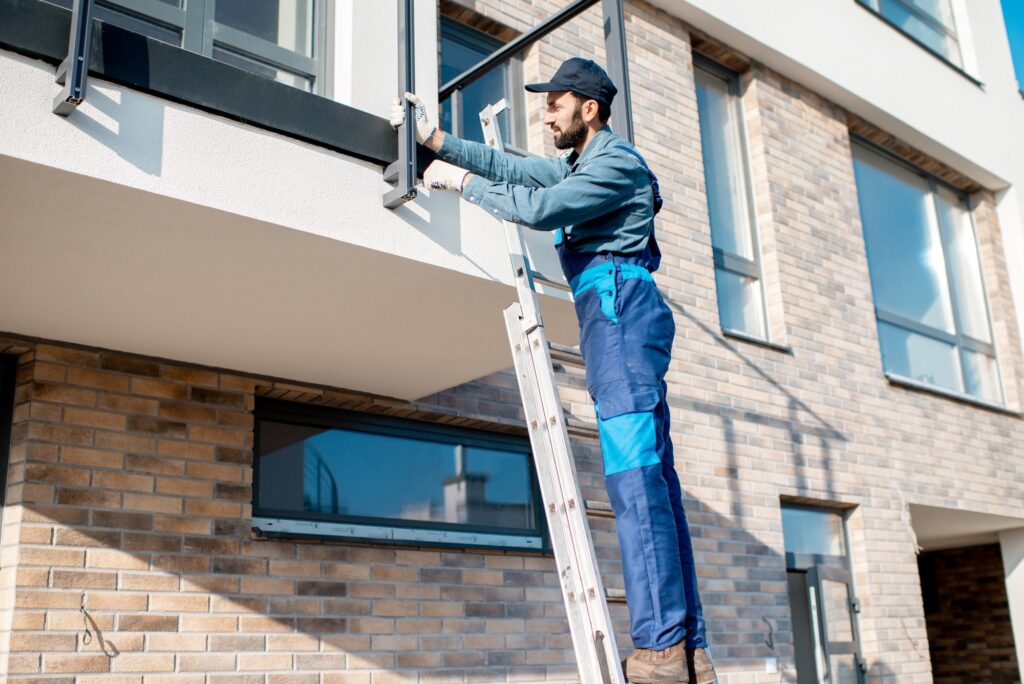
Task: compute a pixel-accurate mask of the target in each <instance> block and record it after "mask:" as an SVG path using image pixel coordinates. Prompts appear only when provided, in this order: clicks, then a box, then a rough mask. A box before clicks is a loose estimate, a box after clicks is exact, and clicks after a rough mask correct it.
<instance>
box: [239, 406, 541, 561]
mask: <svg viewBox="0 0 1024 684" xmlns="http://www.w3.org/2000/svg"><path fill="white" fill-rule="evenodd" d="M263 420H267V421H273V422H279V423H289V424H293V425H302V426H309V427H320V428H340V429H347V430H356V431H359V432H368V433H373V434H380V435H395V436H401V437H405V438H410V439H424V440H430V441H433V442H445V443H450V444H465V445H467V446H479V447H489V448H497V449H502V450H504V451H512V452H520V453H523V454H525V455H526V458H527V463H528V470H529V474H530V485H529V487H530V497H531V504H532V508H533V519H534V522H535V525H536V527H535V528H534V529H533V530H529V529H525V528H524V529H519V530H516V529H513V528H500V527H494V526H485V525H469V524H458V523H443V522H435V521H417V520H402V519H399V518H384V517H368V516H354V515H339V514H330V513H319V514H314V513H309V514H302V513H301V512H296V511H288V510H283V509H269V508H268V509H263V508H261V507H260V504H259V491H260V488H259V472H260V468H259V462H260V455H261V454H260V423H261V421H263ZM253 433H254V437H253V476H252V523H253V530H254V531H255V532H257V533H258V534H260V535H265V536H269V537H284V538H312V539H319V540H323V541H335V542H351V541H356V542H376V543H385V544H395V545H404V546H408V545H411V546H431V547H433V546H440V547H453V548H459V549H489V550H495V549H503V550H507V551H515V552H531V551H533V552H540V553H551V544H550V537H549V535H548V528H547V520H546V515H545V512H544V511H545V508H544V504H543V499H542V498H541V491H540V483H539V480H538V477H537V471H536V468H535V466H534V464H533V456H532V450H531V448H530V443H529V439H528V438H527V437H526V436H522V437H520V436H516V435H511V434H505V433H498V432H488V431H485V430H479V429H474V428H463V427H455V426H451V425H445V424H440V423H429V422H425V421H418V420H412V419H408V418H398V417H394V416H383V415H378V414H371V413H362V412H358V411H350V410H346V409H339V408H333V407H325V406H317V405H310V404H302V403H298V402H290V401H284V400H280V399H270V398H264V397H257V399H256V407H255V410H254V425H253Z"/></svg>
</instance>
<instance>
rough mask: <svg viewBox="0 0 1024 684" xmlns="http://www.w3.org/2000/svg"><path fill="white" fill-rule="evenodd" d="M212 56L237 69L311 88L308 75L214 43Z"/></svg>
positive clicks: (297, 86) (302, 87)
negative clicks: (294, 72)
mask: <svg viewBox="0 0 1024 684" xmlns="http://www.w3.org/2000/svg"><path fill="white" fill-rule="evenodd" d="M213 58H214V59H216V60H218V61H220V62H224V63H225V64H230V65H231V66H235V67H238V68H239V69H245V70H246V71H251V72H252V73H254V74H259V75H260V76H264V77H266V78H269V79H272V80H275V81H277V82H279V83H286V84H288V85H290V86H294V87H296V88H301V89H302V90H306V91H309V90H312V88H313V80H312V79H311V78H309V77H308V76H300V75H299V74H293V73H292V72H290V71H285V70H284V69H278V68H277V67H276V66H274V65H272V64H267V63H265V62H260V61H258V60H255V59H252V58H251V57H247V56H245V55H242V54H239V53H237V52H233V51H231V50H227V49H225V48H223V47H221V46H219V45H215V46H214V47H213Z"/></svg>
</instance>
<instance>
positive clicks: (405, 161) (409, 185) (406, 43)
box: [384, 0, 416, 209]
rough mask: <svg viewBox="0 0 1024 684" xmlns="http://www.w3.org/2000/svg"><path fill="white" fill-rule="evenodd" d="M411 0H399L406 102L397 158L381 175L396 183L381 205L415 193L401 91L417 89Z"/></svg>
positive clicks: (408, 110) (410, 132) (408, 112)
mask: <svg viewBox="0 0 1024 684" xmlns="http://www.w3.org/2000/svg"><path fill="white" fill-rule="evenodd" d="M414 23H415V15H414V14H413V0H398V35H399V40H398V96H399V97H400V98H402V100H403V102H405V123H403V124H402V125H401V126H400V127H399V128H398V161H397V162H395V163H394V164H392V165H391V166H389V167H388V168H387V169H386V170H385V172H384V177H385V178H390V177H397V180H398V186H397V187H396V188H395V189H394V190H390V191H388V192H386V193H384V206H385V207H387V208H388V209H394V208H395V207H398V206H400V205H402V204H405V203H406V202H408V201H409V200H411V199H412V198H413V197H415V196H416V119H415V116H416V114H415V112H414V111H413V106H412V105H411V104H410V103H409V102H407V101H405V97H404V93H406V92H410V93H414V92H416V64H415V57H416V41H415V39H414V34H413V24H414Z"/></svg>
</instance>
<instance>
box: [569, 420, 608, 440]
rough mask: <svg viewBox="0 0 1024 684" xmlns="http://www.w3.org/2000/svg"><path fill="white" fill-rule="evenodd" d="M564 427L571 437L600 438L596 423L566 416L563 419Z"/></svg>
mask: <svg viewBox="0 0 1024 684" xmlns="http://www.w3.org/2000/svg"><path fill="white" fill-rule="evenodd" d="M565 429H566V430H568V431H569V434H570V435H572V436H573V437H582V438H584V439H600V436H601V435H600V433H599V432H598V429H597V423H588V422H586V421H583V420H579V419H576V418H568V417H567V418H566V419H565Z"/></svg>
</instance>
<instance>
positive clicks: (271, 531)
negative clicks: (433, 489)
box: [252, 515, 551, 553]
mask: <svg viewBox="0 0 1024 684" xmlns="http://www.w3.org/2000/svg"><path fill="white" fill-rule="evenodd" d="M252 526H253V527H252V529H253V532H254V533H255V534H256V535H257V536H258V537H259V538H263V537H270V538H279V539H280V538H287V539H317V540H320V541H332V542H362V543H376V544H387V545H396V546H419V547H440V548H457V549H479V550H487V551H507V552H510V553H511V552H516V553H519V552H522V553H551V548H550V547H549V546H548V545H546V544H545V543H544V538H543V537H540V536H536V537H523V536H517V535H504V534H494V533H485V532H473V531H468V530H451V531H448V530H439V529H424V528H416V527H399V526H388V525H367V524H356V523H335V522H321V521H313V520H299V519H294V518H273V517H264V516H259V515H256V516H253V518H252Z"/></svg>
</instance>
